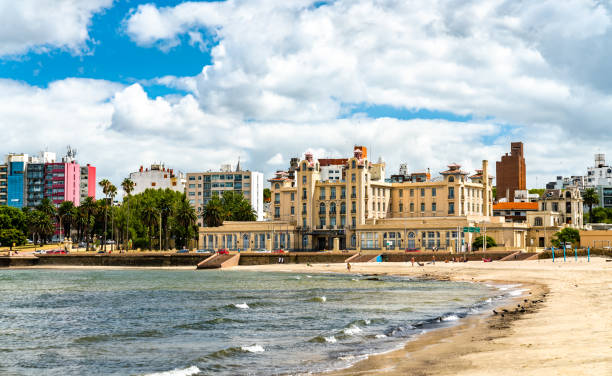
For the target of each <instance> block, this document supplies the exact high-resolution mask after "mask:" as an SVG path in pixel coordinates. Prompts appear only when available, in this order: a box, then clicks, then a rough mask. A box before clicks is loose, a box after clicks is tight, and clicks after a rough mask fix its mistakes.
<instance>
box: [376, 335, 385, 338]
mask: <svg viewBox="0 0 612 376" xmlns="http://www.w3.org/2000/svg"><path fill="white" fill-rule="evenodd" d="M376 338H387V336H386V335H385V334H377V335H376Z"/></svg>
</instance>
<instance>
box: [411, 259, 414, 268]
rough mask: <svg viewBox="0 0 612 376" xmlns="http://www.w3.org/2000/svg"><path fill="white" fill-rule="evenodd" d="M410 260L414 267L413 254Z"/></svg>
mask: <svg viewBox="0 0 612 376" xmlns="http://www.w3.org/2000/svg"><path fill="white" fill-rule="evenodd" d="M410 262H411V263H412V266H413V267H414V256H413V257H412V258H411V259H410Z"/></svg>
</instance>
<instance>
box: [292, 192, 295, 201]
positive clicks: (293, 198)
mask: <svg viewBox="0 0 612 376" xmlns="http://www.w3.org/2000/svg"><path fill="white" fill-rule="evenodd" d="M291 201H295V193H294V192H291Z"/></svg>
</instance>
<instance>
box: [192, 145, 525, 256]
mask: <svg viewBox="0 0 612 376" xmlns="http://www.w3.org/2000/svg"><path fill="white" fill-rule="evenodd" d="M364 149H365V148H363V147H356V148H355V150H354V152H353V156H352V157H351V158H346V163H345V165H344V166H342V170H343V171H342V177H343V178H342V179H341V180H337V179H328V180H324V179H323V178H322V174H321V165H320V163H319V161H318V160H316V159H315V158H314V157H313V155H312V154H311V153H306V154H305V157H304V159H303V160H301V161H300V162H299V164H298V167H297V169H296V170H295V178H293V179H292V178H290V177H289V174H288V173H287V172H283V171H279V172H277V173H276V175H275V176H274V177H273V178H271V179H270V180H269V181H270V183H271V188H270V189H271V194H272V203H271V205H272V207H273V209H272V210H273V219H274V220H273V221H272V222H266V223H261V224H257V223H253V222H250V223H249V222H228V223H224V225H223V226H220V227H214V228H208V227H201V228H200V243H201V246H203V247H210V248H213V247H214V246H215V245H219V244H223V245H226V246H227V244H228V243H227V239H230V240H232V243H230V244H231V245H232V246H233V247H235V248H240V249H257V248H261V247H262V239H263V240H264V243H263V244H264V245H265V246H266V248H267V249H270V248H277V246H278V247H280V248H289V249H294V250H300V249H301V250H322V249H353V250H370V249H371V250H392V249H402V248H403V247H407V248H434V247H437V248H448V249H456V250H467V249H469V247H470V244H471V242H472V240H473V239H472V234H471V233H470V234H463V232H462V230H463V228H464V227H466V226H468V227H470V226H471V227H474V226H475V227H486V228H487V229H488V230H487V235H488V236H492V237H494V238H495V239H496V240H497V241H498V244H502V245H503V246H506V247H524V246H525V245H526V243H525V240H526V234H527V225H526V224H524V223H520V224H519V223H505V221H504V219H503V218H495V217H493V216H492V214H493V207H492V177H491V176H489V174H488V163H487V161H483V168H482V170H478V171H477V172H476V173H475V174H473V175H471V176H470V175H469V174H468V173H467V172H465V171H463V170H461V166H459V165H457V164H451V165H449V166H448V169H447V170H445V171H443V172H441V173H440V177H439V178H436V179H433V180H432V179H429V178H427V179H423V181H415V182H413V181H411V180H409V181H404V182H388V181H387V180H386V179H385V164H384V162H382V161H379V162H377V163H372V162H370V161H368V160H367V158H365V157H364V154H365V153H364V151H365V150H364ZM425 176H427V175H425ZM419 180H421V179H419ZM219 239H225V241H224V243H223V242H221V243H220V241H221V240H219ZM234 240H235V242H234ZM265 241H268V243H266V242H265ZM281 245H284V247H282V246H281Z"/></svg>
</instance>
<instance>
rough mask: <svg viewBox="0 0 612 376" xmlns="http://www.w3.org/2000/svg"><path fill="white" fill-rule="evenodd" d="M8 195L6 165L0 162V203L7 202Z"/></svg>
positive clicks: (4, 203)
mask: <svg viewBox="0 0 612 376" xmlns="http://www.w3.org/2000/svg"><path fill="white" fill-rule="evenodd" d="M7 196H8V165H7V164H6V163H5V164H0V205H6V204H7V199H8V198H7Z"/></svg>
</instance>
